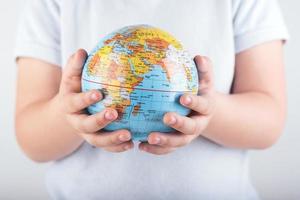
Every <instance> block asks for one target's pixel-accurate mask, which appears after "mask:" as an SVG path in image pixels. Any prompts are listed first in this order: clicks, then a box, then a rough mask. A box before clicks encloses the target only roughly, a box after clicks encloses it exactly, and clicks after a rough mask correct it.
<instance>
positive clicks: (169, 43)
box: [82, 25, 198, 141]
mask: <svg viewBox="0 0 300 200" xmlns="http://www.w3.org/2000/svg"><path fill="white" fill-rule="evenodd" d="M92 89H97V90H101V91H102V93H103V94H104V99H103V100H102V101H100V102H98V103H96V104H94V105H91V106H90V107H88V108H87V110H88V112H89V113H90V114H95V113H98V112H101V111H102V110H103V109H105V108H114V109H115V110H116V111H117V112H118V118H117V120H115V121H114V122H112V123H111V124H109V125H108V126H106V127H105V128H104V129H105V130H106V131H115V130H119V129H127V130H129V131H130V132H131V134H132V139H133V140H138V141H146V140H147V137H148V135H149V133H151V132H163V133H169V132H172V131H174V130H173V129H172V128H170V127H168V126H166V125H165V124H164V123H163V116H164V114H165V113H167V112H176V113H178V114H180V115H188V114H189V113H190V110H189V109H187V108H185V107H183V106H182V105H180V103H179V98H180V96H181V95H182V94H185V93H189V94H197V92H198V73H197V69H196V66H195V63H194V61H193V59H192V57H191V56H190V55H189V53H188V52H187V51H186V50H185V49H184V48H183V46H182V44H181V43H180V42H179V41H178V40H177V39H176V38H174V37H173V36H172V35H170V34H169V33H167V32H165V31H163V30H161V29H159V28H156V27H153V26H149V25H133V26H127V27H124V28H121V29H119V30H117V31H114V32H113V33H111V34H109V35H107V36H106V37H104V38H103V39H101V40H100V41H99V43H98V45H97V46H96V48H95V49H94V50H93V51H92V52H91V53H90V54H89V56H88V58H87V60H86V62H85V65H84V67H83V72H82V91H83V92H86V91H89V90H92Z"/></svg>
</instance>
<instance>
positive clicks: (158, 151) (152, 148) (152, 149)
mask: <svg viewBox="0 0 300 200" xmlns="http://www.w3.org/2000/svg"><path fill="white" fill-rule="evenodd" d="M139 149H140V150H141V151H145V152H147V153H151V154H155V155H164V154H168V153H171V152H173V151H175V148H166V147H161V146H157V145H151V144H149V143H146V142H142V143H140V144H139Z"/></svg>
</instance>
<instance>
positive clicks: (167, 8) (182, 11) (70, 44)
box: [16, 0, 287, 200]
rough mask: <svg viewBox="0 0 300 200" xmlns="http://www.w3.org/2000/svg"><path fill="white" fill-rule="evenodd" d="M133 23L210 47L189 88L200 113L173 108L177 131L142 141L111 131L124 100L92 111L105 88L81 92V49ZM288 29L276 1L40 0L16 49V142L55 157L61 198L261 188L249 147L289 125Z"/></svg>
mask: <svg viewBox="0 0 300 200" xmlns="http://www.w3.org/2000/svg"><path fill="white" fill-rule="evenodd" d="M133 24H150V25H152V26H156V27H159V28H161V29H163V30H166V31H168V32H170V33H171V34H173V35H174V36H175V37H177V38H178V39H179V40H181V41H182V43H183V44H184V46H185V48H186V49H188V50H189V51H190V52H191V53H192V54H193V55H206V56H207V57H209V58H210V59H208V58H207V57H203V56H196V57H195V62H196V64H197V67H198V71H199V76H200V80H199V82H200V85H201V87H200V89H199V94H201V96H193V95H183V96H182V97H181V99H180V103H181V104H182V105H183V106H186V107H188V108H191V109H192V110H193V111H194V112H193V114H192V115H191V116H188V117H184V116H179V115H178V114H176V113H167V114H166V115H165V116H164V119H163V121H164V123H166V124H167V125H169V126H171V127H173V128H174V129H176V130H177V132H174V133H172V134H168V135H167V134H163V133H151V134H150V136H149V137H148V142H147V143H141V144H139V148H134V144H133V142H132V141H131V137H130V133H129V132H128V131H127V130H118V131H115V132H110V133H104V131H103V130H102V129H103V128H104V127H105V126H106V125H107V124H109V123H110V122H112V121H114V120H115V119H116V118H117V115H118V113H117V112H116V111H115V110H113V109H106V110H104V111H103V112H101V113H98V114H96V115H92V116H88V115H86V114H85V112H84V110H85V108H86V107H88V106H89V105H91V104H94V103H95V102H98V101H101V99H102V96H101V93H99V92H98V91H90V92H87V93H81V88H80V76H81V70H82V66H83V63H84V61H85V59H86V56H87V55H86V52H85V51H84V50H78V51H77V49H80V48H83V49H86V50H88V51H90V50H92V49H93V47H94V46H95V44H97V42H98V41H99V39H101V38H102V37H104V36H105V35H106V34H108V33H110V32H112V31H114V30H116V29H119V28H121V27H124V26H127V25H133ZM285 39H287V31H286V28H285V25H284V22H283V20H282V17H281V13H280V10H279V7H278V3H277V2H276V1H275V0H264V1H261V0H247V1H243V0H222V1H219V0H186V1H180V0H178V1H174V0H151V1H141V0H110V1H106V0H99V1H95V0H77V1H71V0H42V1H41V0H31V1H29V2H28V3H27V4H26V8H25V9H24V13H23V16H22V19H21V24H20V31H19V33H18V40H17V48H16V58H17V63H18V67H19V72H18V73H19V76H18V90H17V105H16V134H17V139H18V142H19V144H20V146H21V147H22V149H23V150H24V151H25V153H26V154H27V155H28V156H29V157H30V158H31V159H32V160H34V161H37V162H48V161H54V162H53V165H52V167H51V168H50V170H49V171H48V173H47V178H46V183H47V187H48V190H49V193H50V195H51V197H52V198H53V199H185V200H186V199H258V196H257V194H256V192H255V190H254V189H253V187H252V186H251V183H250V181H249V176H248V164H247V163H248V158H247V149H265V148H267V147H270V146H272V145H273V144H274V143H275V142H276V140H277V139H278V137H279V136H280V134H281V131H282V128H283V126H284V119H285V112H286V105H285V102H286V95H285V80H284V64H283V41H284V40H285ZM74 52H76V53H75V54H73V53H74ZM71 54H73V55H72V56H71V57H70V55H71ZM69 57H70V58H69ZM210 60H211V61H210ZM95 147H96V148H95ZM179 147H181V148H179ZM112 152H124V153H119V154H116V153H112ZM158 155H164V156H158Z"/></svg>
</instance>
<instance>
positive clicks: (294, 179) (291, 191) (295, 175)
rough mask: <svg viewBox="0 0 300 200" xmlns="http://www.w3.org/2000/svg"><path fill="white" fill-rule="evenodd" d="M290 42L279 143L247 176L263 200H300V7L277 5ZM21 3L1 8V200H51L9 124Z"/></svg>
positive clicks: (289, 1) (254, 161) (257, 157)
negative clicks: (286, 105) (284, 118)
mask: <svg viewBox="0 0 300 200" xmlns="http://www.w3.org/2000/svg"><path fill="white" fill-rule="evenodd" d="M280 3H281V6H282V9H283V12H284V16H285V19H286V22H287V25H288V28H289V31H290V34H291V36H292V38H291V40H290V41H289V43H288V44H287V46H286V74H287V82H288V96H289V113H288V119H287V125H286V129H285V131H284V135H283V136H282V138H281V140H280V141H279V142H278V144H276V145H275V146H274V147H272V148H271V149H268V150H266V151H257V152H251V165H250V169H251V176H252V178H253V182H254V185H255V186H256V188H257V190H258V191H259V193H260V195H261V197H262V198H263V199H287V200H298V199H300V155H299V154H300V128H299V127H300V109H299V108H300V106H299V105H298V104H299V103H300V56H299V55H298V53H299V50H300V49H299V48H297V47H300V24H299V22H298V21H299V18H300V2H299V1H296V0H281V1H280ZM23 4H24V1H23V0H9V1H4V0H2V1H1V4H0V27H1V31H0V60H1V64H0V199H1V200H2V199H5V200H9V199H31V200H35V199H49V197H48V196H47V192H46V189H45V186H44V176H43V175H44V172H45V170H46V168H47V165H41V164H35V163H33V162H31V161H30V160H28V159H27V158H26V157H25V156H24V155H23V154H22V152H21V151H20V149H19V147H18V146H17V144H16V141H15V136H14V129H13V119H14V101H15V99H14V96H15V80H16V67H15V64H14V61H13V56H12V54H13V46H14V39H15V32H16V24H17V21H18V16H19V12H20V11H21V8H22V5H23Z"/></svg>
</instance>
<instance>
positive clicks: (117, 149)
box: [103, 141, 134, 153]
mask: <svg viewBox="0 0 300 200" xmlns="http://www.w3.org/2000/svg"><path fill="white" fill-rule="evenodd" d="M133 147H134V144H133V142H132V141H129V142H125V143H122V144H118V145H115V146H110V147H105V148H103V149H104V150H106V151H109V152H115V153H120V152H124V151H128V150H130V149H132V148H133Z"/></svg>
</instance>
